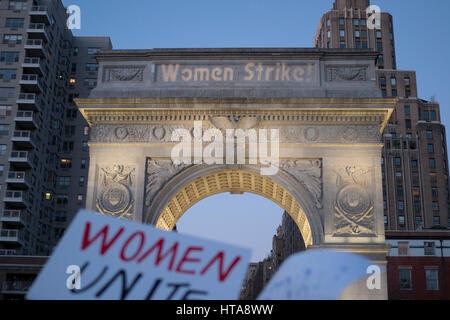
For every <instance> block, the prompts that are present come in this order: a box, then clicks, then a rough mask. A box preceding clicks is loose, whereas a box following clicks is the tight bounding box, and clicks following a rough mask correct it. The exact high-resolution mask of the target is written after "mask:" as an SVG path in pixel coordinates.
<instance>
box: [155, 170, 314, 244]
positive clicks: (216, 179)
mask: <svg viewBox="0 0 450 320" xmlns="http://www.w3.org/2000/svg"><path fill="white" fill-rule="evenodd" d="M226 192H230V193H232V194H243V193H245V192H248V193H253V194H257V195H260V196H263V197H265V198H267V199H269V200H272V201H273V202H275V203H277V204H278V205H279V206H280V207H281V208H283V209H284V210H285V211H286V212H287V213H288V214H289V215H290V216H291V217H292V219H293V220H294V221H295V223H296V224H297V226H298V227H299V229H300V232H301V234H302V236H303V240H304V242H305V245H306V246H307V247H308V246H310V245H312V232H311V226H310V224H309V222H308V219H307V217H306V214H305V212H304V211H303V209H302V207H301V206H300V204H299V203H298V201H297V200H296V199H295V198H294V197H293V196H292V194H291V193H290V192H289V191H288V190H286V188H284V187H283V186H281V185H280V184H278V183H277V182H275V181H273V180H272V179H270V178H269V177H267V176H262V175H259V174H256V173H252V172H248V171H242V170H226V171H220V172H214V173H210V174H207V175H205V176H202V177H200V178H197V179H196V180H194V181H192V182H191V183H189V184H187V185H186V186H185V187H183V188H182V189H181V190H180V191H178V192H177V194H176V195H175V196H174V197H172V199H171V200H170V201H169V202H168V203H167V205H166V206H165V208H164V209H163V211H162V213H161V215H160V218H159V219H158V222H157V223H156V226H157V227H158V228H160V229H163V230H167V231H170V230H173V228H174V227H175V225H176V223H177V222H178V220H179V219H180V218H181V217H182V216H183V214H184V213H185V212H186V211H187V210H188V209H189V208H191V207H192V206H193V205H195V204H196V203H197V202H199V201H201V200H203V199H205V198H208V197H210V196H213V195H216V194H220V193H226Z"/></svg>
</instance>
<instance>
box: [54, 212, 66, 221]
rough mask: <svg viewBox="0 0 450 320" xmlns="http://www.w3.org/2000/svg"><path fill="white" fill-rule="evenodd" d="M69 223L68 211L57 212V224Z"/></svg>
mask: <svg viewBox="0 0 450 320" xmlns="http://www.w3.org/2000/svg"><path fill="white" fill-rule="evenodd" d="M66 221H67V212H66V211H56V213H55V222H62V223H64V222H66Z"/></svg>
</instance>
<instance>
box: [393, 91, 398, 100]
mask: <svg viewBox="0 0 450 320" xmlns="http://www.w3.org/2000/svg"><path fill="white" fill-rule="evenodd" d="M392 96H393V97H394V98H396V97H397V96H398V92H397V90H396V89H392Z"/></svg>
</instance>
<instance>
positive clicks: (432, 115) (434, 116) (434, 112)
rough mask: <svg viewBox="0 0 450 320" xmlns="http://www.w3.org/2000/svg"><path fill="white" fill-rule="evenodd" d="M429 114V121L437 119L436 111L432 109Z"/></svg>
mask: <svg viewBox="0 0 450 320" xmlns="http://www.w3.org/2000/svg"><path fill="white" fill-rule="evenodd" d="M430 116H431V121H436V120H437V116H436V111H434V110H432V111H430Z"/></svg>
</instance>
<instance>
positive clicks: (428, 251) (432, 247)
mask: <svg viewBox="0 0 450 320" xmlns="http://www.w3.org/2000/svg"><path fill="white" fill-rule="evenodd" d="M423 247H424V250H425V251H424V252H425V255H426V256H434V255H436V244H435V243H434V242H425V243H424V244H423Z"/></svg>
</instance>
